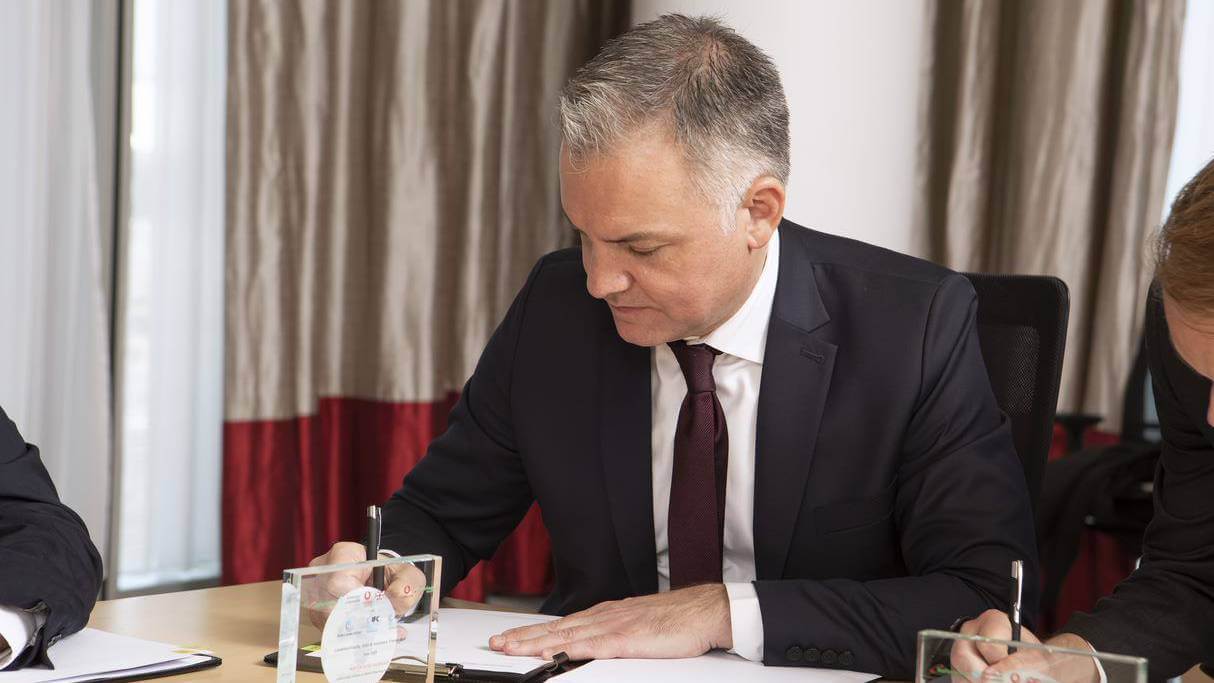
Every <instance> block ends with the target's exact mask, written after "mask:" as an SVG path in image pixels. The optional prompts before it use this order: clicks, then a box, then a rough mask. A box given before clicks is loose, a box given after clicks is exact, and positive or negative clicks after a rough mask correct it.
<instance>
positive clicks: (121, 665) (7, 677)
mask: <svg viewBox="0 0 1214 683" xmlns="http://www.w3.org/2000/svg"><path fill="white" fill-rule="evenodd" d="M48 654H49V656H50V658H51V663H53V664H54V665H55V668H54V669H21V670H19V671H8V672H4V673H0V683H78V682H79V681H103V680H107V679H110V678H122V677H126V676H134V675H150V674H154V673H158V672H162V671H175V670H177V669H184V668H187V667H190V666H193V665H195V664H199V663H201V662H204V661H206V660H208V659H210V657H209V656H207V655H205V654H197V653H196V651H194V650H182V649H181V648H180V647H178V646H176V645H168V644H166V643H157V642H154V641H151V640H142V639H140V638H131V637H128V636H120V635H117V634H115V633H106V632H105V631H98V630H95V629H91V628H86V629H84V630H83V631H81V632H79V633H77V634H75V635H71V636H68V637H67V638H64V639H63V640H61V641H59V642H58V643H56V644H55V646H54V647H52V648H51V649H50V651H49V653H48Z"/></svg>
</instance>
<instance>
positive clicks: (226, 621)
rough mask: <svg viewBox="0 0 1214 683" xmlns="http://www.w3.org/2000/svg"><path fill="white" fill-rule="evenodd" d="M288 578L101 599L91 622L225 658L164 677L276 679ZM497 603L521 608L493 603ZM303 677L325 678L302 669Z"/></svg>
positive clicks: (459, 603)
mask: <svg viewBox="0 0 1214 683" xmlns="http://www.w3.org/2000/svg"><path fill="white" fill-rule="evenodd" d="M281 586H282V584H281V583H280V582H277V581H266V582H264V583H248V584H244V585H242V586H224V587H221V588H204V589H201V590H192V591H182V592H180V593H162V594H160V595H145V596H141V597H137V598H122V599H119V600H105V601H102V602H99V603H97V606H96V607H95V608H94V609H93V615H92V617H91V618H90V619H89V626H91V627H93V628H96V629H101V630H102V631H109V632H111V633H120V634H122V635H127V636H135V637H137V638H146V639H148V640H158V641H161V642H165V643H172V644H174V645H182V646H186V647H196V648H200V649H203V650H211V651H213V652H214V653H215V654H217V655H219V656H220V657H221V658H222V659H223V665H222V666H219V667H217V668H214V669H206V670H204V671H200V672H196V673H191V674H183V675H181V676H171V677H168V678H165V679H158V680H166V681H172V680H184V679H189V680H191V681H273V680H274V679H275V675H274V669H273V668H271V667H270V666H267V665H265V664H263V663H262V657H265V656H266V654H267V653H269V652H273V651H274V650H277V649H278V604H279V598H280V595H281ZM442 604H443V607H463V608H473V609H476V608H482V609H483V608H485V607H487V606H486V605H482V604H480V603H475V602H468V601H466V600H453V599H446V600H443V603H442ZM492 609H502V610H504V611H515V610H510V609H509V608H503V607H499V606H496V605H495V606H493V607H492ZM299 680H301V681H323V680H324V676H322V675H320V674H316V673H306V672H300V673H299Z"/></svg>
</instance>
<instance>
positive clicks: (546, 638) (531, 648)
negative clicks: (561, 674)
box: [502, 624, 608, 656]
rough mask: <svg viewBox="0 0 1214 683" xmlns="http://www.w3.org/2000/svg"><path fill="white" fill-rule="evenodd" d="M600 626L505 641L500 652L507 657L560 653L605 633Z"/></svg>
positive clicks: (594, 625)
mask: <svg viewBox="0 0 1214 683" xmlns="http://www.w3.org/2000/svg"><path fill="white" fill-rule="evenodd" d="M607 632H608V630H607V629H605V628H604V627H603V626H602V625H600V624H587V625H584V626H572V627H568V628H562V629H557V630H555V631H551V632H548V633H544V634H542V635H539V636H536V637H534V638H531V639H529V640H507V641H506V644H505V645H504V646H503V648H502V651H503V652H505V653H506V654H508V655H530V656H537V655H540V654H541V653H543V652H560V651H561V650H563V649H564V648H565V647H567V646H569V645H571V644H573V643H577V642H582V641H588V640H593V639H595V638H598V637H599V636H602V635H604V634H605V633H607Z"/></svg>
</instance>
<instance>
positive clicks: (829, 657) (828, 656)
mask: <svg viewBox="0 0 1214 683" xmlns="http://www.w3.org/2000/svg"><path fill="white" fill-rule="evenodd" d="M838 659H839V653H837V652H835V651H834V650H823V651H822V663H823V664H825V665H826V666H834V665H835V662H836V661H838Z"/></svg>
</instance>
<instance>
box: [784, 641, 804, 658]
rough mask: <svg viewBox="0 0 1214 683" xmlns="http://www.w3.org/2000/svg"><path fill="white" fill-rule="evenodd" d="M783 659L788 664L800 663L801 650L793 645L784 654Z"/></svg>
mask: <svg viewBox="0 0 1214 683" xmlns="http://www.w3.org/2000/svg"><path fill="white" fill-rule="evenodd" d="M784 658H785V659H787V660H788V661H790V662H799V661H801V648H799V647H797V646H796V645H793V646H792V647H790V648H788V649H787V650H786V651H785V652H784Z"/></svg>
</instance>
